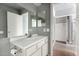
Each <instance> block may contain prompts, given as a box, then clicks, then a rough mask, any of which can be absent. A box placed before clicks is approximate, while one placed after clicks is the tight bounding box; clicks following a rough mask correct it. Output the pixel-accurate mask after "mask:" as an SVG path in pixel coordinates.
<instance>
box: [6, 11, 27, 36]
mask: <svg viewBox="0 0 79 59" xmlns="http://www.w3.org/2000/svg"><path fill="white" fill-rule="evenodd" d="M7 27H8V28H7V35H8V37H15V36H22V35H25V34H28V12H26V13H24V14H22V15H19V14H15V13H12V12H7Z"/></svg>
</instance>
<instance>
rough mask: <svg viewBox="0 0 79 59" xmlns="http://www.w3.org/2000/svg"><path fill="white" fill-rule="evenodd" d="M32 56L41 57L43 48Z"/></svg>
mask: <svg viewBox="0 0 79 59" xmlns="http://www.w3.org/2000/svg"><path fill="white" fill-rule="evenodd" d="M32 56H41V48H40V49H38V50H37V51H36V52H35V53H34V54H32Z"/></svg>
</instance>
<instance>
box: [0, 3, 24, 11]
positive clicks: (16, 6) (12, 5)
mask: <svg viewBox="0 0 79 59" xmlns="http://www.w3.org/2000/svg"><path fill="white" fill-rule="evenodd" d="M0 4H1V5H5V6H8V7H11V8H14V9H17V10H22V9H24V8H23V7H21V6H20V5H18V4H17V3H0Z"/></svg>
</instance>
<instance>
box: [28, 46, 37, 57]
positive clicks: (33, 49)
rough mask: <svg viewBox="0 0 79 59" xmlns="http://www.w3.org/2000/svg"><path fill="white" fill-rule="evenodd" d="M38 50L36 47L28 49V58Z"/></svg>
mask: <svg viewBox="0 0 79 59" xmlns="http://www.w3.org/2000/svg"><path fill="white" fill-rule="evenodd" d="M36 50H37V48H36V45H33V46H31V47H29V48H27V49H26V53H27V56H30V55H32V54H33V53H34V52H35V51H36Z"/></svg>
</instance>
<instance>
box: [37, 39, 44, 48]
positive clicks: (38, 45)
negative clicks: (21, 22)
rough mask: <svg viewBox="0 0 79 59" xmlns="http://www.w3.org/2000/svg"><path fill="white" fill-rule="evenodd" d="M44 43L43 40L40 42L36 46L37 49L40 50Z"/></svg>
mask: <svg viewBox="0 0 79 59" xmlns="http://www.w3.org/2000/svg"><path fill="white" fill-rule="evenodd" d="M44 43H45V41H44V40H42V41H40V42H39V43H38V44H37V47H38V48H40V47H41V46H42V45H43V44H44Z"/></svg>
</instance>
